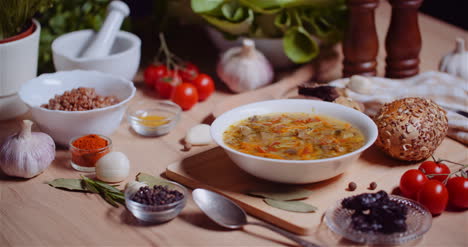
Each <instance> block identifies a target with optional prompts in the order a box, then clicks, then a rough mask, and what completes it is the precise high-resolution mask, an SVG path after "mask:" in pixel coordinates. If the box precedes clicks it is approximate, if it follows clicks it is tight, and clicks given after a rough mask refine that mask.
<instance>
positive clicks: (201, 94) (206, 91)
mask: <svg viewBox="0 0 468 247" xmlns="http://www.w3.org/2000/svg"><path fill="white" fill-rule="evenodd" d="M192 83H193V85H195V87H196V88H197V91H198V100H199V101H203V100H205V99H206V98H208V97H209V96H210V95H211V94H212V93H213V92H214V90H215V85H214V82H213V79H211V77H210V76H209V75H207V74H199V75H198V76H197V78H195V80H194V81H192Z"/></svg>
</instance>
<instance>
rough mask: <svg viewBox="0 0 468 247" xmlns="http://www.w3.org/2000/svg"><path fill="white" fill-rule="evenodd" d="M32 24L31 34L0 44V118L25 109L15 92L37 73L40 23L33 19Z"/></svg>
mask: <svg viewBox="0 0 468 247" xmlns="http://www.w3.org/2000/svg"><path fill="white" fill-rule="evenodd" d="M33 25H35V29H34V31H33V33H32V34H30V35H28V36H26V37H25V38H22V39H18V40H15V41H11V42H7V43H2V44H0V120H3V119H9V118H13V117H15V116H18V115H21V114H24V113H25V112H26V111H27V107H26V106H25V105H24V104H23V103H22V102H21V101H20V100H18V95H17V92H18V91H19V89H20V87H21V85H23V83H25V82H27V81H29V80H31V79H32V78H34V77H36V75H37V58H38V52H39V34H40V33H41V25H40V24H39V22H38V21H36V20H33Z"/></svg>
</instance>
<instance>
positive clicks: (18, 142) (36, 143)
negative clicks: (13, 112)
mask: <svg viewBox="0 0 468 247" xmlns="http://www.w3.org/2000/svg"><path fill="white" fill-rule="evenodd" d="M32 125H33V122H32V121H31V120H23V126H22V129H21V131H20V132H19V133H17V134H15V135H12V136H9V137H7V139H6V140H5V141H4V142H3V144H2V145H1V146H0V168H1V169H2V170H3V172H4V173H5V174H7V175H9V176H15V177H23V178H32V177H34V176H36V175H38V174H40V173H41V172H43V171H44V170H45V169H46V168H47V167H48V166H49V165H50V163H51V162H52V161H53V160H54V159H55V143H54V140H52V137H50V136H49V135H47V134H45V133H42V132H31V126H32Z"/></svg>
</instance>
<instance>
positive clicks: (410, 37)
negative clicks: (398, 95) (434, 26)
mask: <svg viewBox="0 0 468 247" xmlns="http://www.w3.org/2000/svg"><path fill="white" fill-rule="evenodd" d="M389 2H390V4H391V5H392V18H391V21H390V27H389V28H388V32H387V38H386V40H385V48H386V51H387V58H386V63H387V66H386V68H385V76H386V77H389V78H404V77H410V76H413V75H416V74H418V73H419V52H420V51H421V33H420V32H419V24H418V9H419V7H420V6H421V4H422V2H423V0H389Z"/></svg>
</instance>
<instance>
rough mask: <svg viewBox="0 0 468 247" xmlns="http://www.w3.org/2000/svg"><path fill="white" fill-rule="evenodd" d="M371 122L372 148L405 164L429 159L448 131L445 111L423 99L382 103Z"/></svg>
mask: <svg viewBox="0 0 468 247" xmlns="http://www.w3.org/2000/svg"><path fill="white" fill-rule="evenodd" d="M374 121H375V123H376V124H377V128H378V129H379V136H378V138H377V141H376V145H377V146H378V147H380V148H381V149H382V150H383V151H384V152H385V153H387V154H389V155H390V156H392V157H394V158H396V159H400V160H406V161H418V160H423V159H426V158H428V157H430V156H431V154H432V153H433V152H434V150H435V149H436V148H437V147H438V146H439V145H440V143H441V142H442V140H443V139H444V137H445V136H446V135H447V131H448V121H447V115H446V112H445V110H444V109H442V108H441V107H440V106H439V105H437V104H436V103H435V102H434V101H432V100H430V99H424V98H404V99H400V100H396V101H393V102H391V103H388V104H385V105H383V106H382V108H381V109H380V111H379V113H378V114H377V115H376V116H375V117H374Z"/></svg>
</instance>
